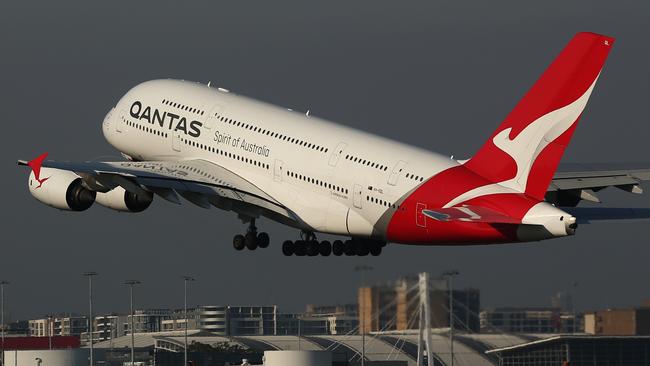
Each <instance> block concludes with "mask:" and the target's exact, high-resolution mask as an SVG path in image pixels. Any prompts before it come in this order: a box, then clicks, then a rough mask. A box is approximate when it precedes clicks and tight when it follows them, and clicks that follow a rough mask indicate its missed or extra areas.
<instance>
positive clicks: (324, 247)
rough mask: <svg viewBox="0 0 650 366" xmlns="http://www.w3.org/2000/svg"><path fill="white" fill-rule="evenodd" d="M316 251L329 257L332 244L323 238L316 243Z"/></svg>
mask: <svg viewBox="0 0 650 366" xmlns="http://www.w3.org/2000/svg"><path fill="white" fill-rule="evenodd" d="M318 252H319V254H320V255H322V256H323V257H329V255H330V254H332V244H330V242H329V241H327V240H324V241H322V242H320V244H319V245H318Z"/></svg>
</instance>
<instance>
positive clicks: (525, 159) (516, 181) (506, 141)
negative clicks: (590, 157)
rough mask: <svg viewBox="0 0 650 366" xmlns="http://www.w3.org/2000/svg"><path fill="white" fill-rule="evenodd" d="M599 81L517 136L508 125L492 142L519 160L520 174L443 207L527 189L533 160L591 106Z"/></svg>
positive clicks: (488, 185)
mask: <svg viewBox="0 0 650 366" xmlns="http://www.w3.org/2000/svg"><path fill="white" fill-rule="evenodd" d="M597 80H598V76H597V77H596V79H595V80H594V82H593V83H592V84H591V86H590V87H589V88H588V89H587V90H586V91H585V92H584V94H582V96H580V98H578V99H576V100H575V101H573V102H572V103H571V104H568V105H566V106H564V107H562V108H559V109H556V110H554V111H551V112H549V113H547V114H545V115H543V116H541V117H539V118H538V119H536V120H535V121H533V122H531V123H530V124H529V125H528V126H526V128H524V129H523V131H521V132H520V133H519V134H518V135H517V136H516V137H515V138H514V139H510V132H511V131H512V128H506V129H504V130H503V131H501V132H499V133H498V134H496V136H494V138H493V139H492V142H494V145H495V146H496V147H498V148H499V149H500V150H502V151H503V152H505V153H506V154H508V155H509V156H510V157H511V158H512V159H513V160H514V161H515V163H516V164H517V174H516V175H515V176H514V177H513V178H511V179H508V180H505V181H502V182H496V183H491V184H487V185H484V186H481V187H477V188H474V189H472V190H469V191H467V192H465V193H463V194H461V195H460V196H458V197H456V198H454V199H452V200H451V201H449V202H447V204H445V205H444V206H443V207H445V208H447V207H453V206H455V205H457V204H459V203H461V202H465V201H467V200H470V199H472V198H476V197H480V196H484V195H487V194H499V193H521V192H524V191H525V190H526V183H527V182H528V175H529V173H530V169H531V168H532V166H533V163H534V162H535V160H536V159H537V157H538V156H539V154H540V153H541V152H542V151H543V150H544V149H545V148H546V146H548V145H549V144H550V143H551V142H553V141H555V139H557V138H558V137H560V136H561V135H562V134H563V133H564V132H566V131H567V130H568V129H569V128H570V127H571V126H572V125H573V123H574V122H575V121H576V120H577V119H578V117H579V116H580V114H581V113H582V111H583V110H584V109H585V106H586V105H587V101H588V100H589V96H590V95H591V92H592V91H593V89H594V86H595V85H596V81H597Z"/></svg>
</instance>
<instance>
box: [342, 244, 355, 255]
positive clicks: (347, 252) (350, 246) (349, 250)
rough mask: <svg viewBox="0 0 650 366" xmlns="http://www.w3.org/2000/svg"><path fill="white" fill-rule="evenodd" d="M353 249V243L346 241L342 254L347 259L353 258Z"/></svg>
mask: <svg viewBox="0 0 650 366" xmlns="http://www.w3.org/2000/svg"><path fill="white" fill-rule="evenodd" d="M354 247H355V245H354V241H352V240H346V241H345V244H344V245H343V253H345V255H346V256H348V257H350V256H353V255H354V254H355V250H354Z"/></svg>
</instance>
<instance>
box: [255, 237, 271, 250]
mask: <svg viewBox="0 0 650 366" xmlns="http://www.w3.org/2000/svg"><path fill="white" fill-rule="evenodd" d="M270 243H271V238H270V237H269V234H267V233H259V234H257V246H258V247H260V248H267V247H268V246H269V244H270Z"/></svg>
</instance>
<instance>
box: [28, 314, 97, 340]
mask: <svg viewBox="0 0 650 366" xmlns="http://www.w3.org/2000/svg"><path fill="white" fill-rule="evenodd" d="M28 327H29V335H30V336H33V337H53V336H79V335H81V333H83V332H85V331H86V330H87V329H88V321H87V318H86V317H83V316H57V317H47V318H42V319H34V320H29V321H28Z"/></svg>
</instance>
